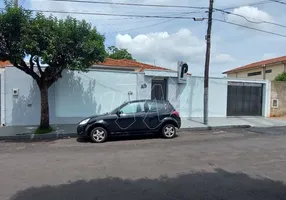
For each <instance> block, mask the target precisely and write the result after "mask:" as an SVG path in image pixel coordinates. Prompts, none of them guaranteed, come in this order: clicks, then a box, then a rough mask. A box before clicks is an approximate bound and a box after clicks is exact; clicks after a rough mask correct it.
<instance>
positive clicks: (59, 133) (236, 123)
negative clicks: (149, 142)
mask: <svg viewBox="0 0 286 200" xmlns="http://www.w3.org/2000/svg"><path fill="white" fill-rule="evenodd" d="M52 126H53V127H54V128H55V131H54V132H52V133H49V134H44V135H35V134H33V132H34V131H35V129H36V128H37V127H36V126H6V127H1V128H0V140H6V139H7V140H9V139H60V138H66V137H77V134H76V126H77V125H76V124H60V125H52ZM280 126H286V120H283V119H275V118H263V117H231V118H209V125H208V126H206V125H204V124H203V119H202V118H192V119H187V118H183V119H182V127H181V129H182V130H206V129H210V128H247V127H280Z"/></svg>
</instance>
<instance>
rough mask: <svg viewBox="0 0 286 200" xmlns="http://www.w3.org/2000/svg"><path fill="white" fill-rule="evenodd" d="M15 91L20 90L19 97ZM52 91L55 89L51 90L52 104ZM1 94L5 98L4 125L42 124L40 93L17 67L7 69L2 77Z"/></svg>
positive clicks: (30, 79) (3, 109)
mask: <svg viewBox="0 0 286 200" xmlns="http://www.w3.org/2000/svg"><path fill="white" fill-rule="evenodd" d="M13 89H18V90H19V95H18V96H13ZM52 90H53V87H52V88H50V89H49V101H50V102H52V99H53V98H54V96H53V91H52ZM2 92H3V93H2ZM1 93H2V94H1V95H4V97H5V98H4V99H3V98H1V110H2V111H1V115H2V117H1V123H2V124H5V125H34V124H39V123H40V108H41V107H40V105H41V104H40V91H39V89H38V85H37V84H36V82H35V81H34V80H33V79H32V78H31V77H30V76H29V75H27V74H25V73H24V72H22V71H20V70H19V69H17V68H15V67H7V68H5V70H4V71H3V72H2V76H1ZM3 100H4V101H3ZM50 106H51V105H50Z"/></svg>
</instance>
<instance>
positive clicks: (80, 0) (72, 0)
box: [50, 0, 208, 9]
mask: <svg viewBox="0 0 286 200" xmlns="http://www.w3.org/2000/svg"><path fill="white" fill-rule="evenodd" d="M50 1H61V2H73V3H92V4H106V5H121V6H138V7H161V8H193V9H208V7H198V6H186V5H184V6H179V5H162V4H141V3H119V2H117V3H116V2H105V1H90V0H50Z"/></svg>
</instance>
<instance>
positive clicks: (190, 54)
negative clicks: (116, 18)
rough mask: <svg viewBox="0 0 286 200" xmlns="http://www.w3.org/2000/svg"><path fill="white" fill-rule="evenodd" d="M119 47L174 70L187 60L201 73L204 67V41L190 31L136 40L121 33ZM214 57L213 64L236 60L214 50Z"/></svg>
mask: <svg viewBox="0 0 286 200" xmlns="http://www.w3.org/2000/svg"><path fill="white" fill-rule="evenodd" d="M116 46H117V47H119V48H126V49H128V51H129V52H130V53H131V54H132V55H133V56H134V57H135V58H136V59H138V60H139V61H142V62H147V63H151V64H154V63H155V64H156V65H160V66H162V67H167V68H171V69H176V66H177V65H176V63H177V61H186V62H188V63H189V64H190V65H191V66H198V67H199V68H200V69H199V71H201V70H202V69H203V68H202V66H203V65H204V58H205V48H206V47H205V41H204V40H201V39H199V38H197V37H196V36H194V35H193V34H192V32H191V31H190V30H188V29H180V30H179V31H178V32H176V33H172V34H170V33H168V32H157V33H150V34H141V35H137V36H135V37H133V38H132V37H131V36H130V35H128V34H125V35H121V34H118V35H117V36H116ZM212 54H213V55H214V56H212V58H213V59H212V63H214V64H226V63H229V62H231V61H233V60H234V59H233V58H232V57H231V56H230V55H228V54H217V53H216V52H215V51H213V52H212ZM192 73H193V71H192Z"/></svg>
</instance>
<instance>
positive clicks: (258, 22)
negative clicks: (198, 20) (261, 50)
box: [214, 8, 286, 28]
mask: <svg viewBox="0 0 286 200" xmlns="http://www.w3.org/2000/svg"><path fill="white" fill-rule="evenodd" d="M214 10H217V11H220V12H222V13H226V14H229V15H235V16H238V17H242V18H244V19H245V20H246V21H248V22H250V23H254V24H263V23H264V24H271V25H275V26H280V27H283V28H286V25H283V24H278V23H274V22H269V21H264V20H260V21H252V20H249V19H248V18H247V17H245V16H243V15H240V14H236V13H233V12H229V11H225V10H222V9H217V8H215V9H214ZM252 19H253V20H256V19H255V18H252Z"/></svg>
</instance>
